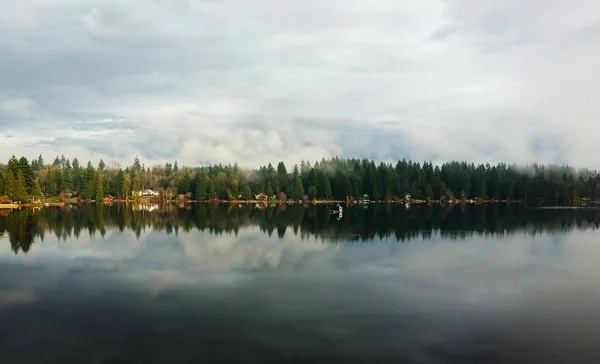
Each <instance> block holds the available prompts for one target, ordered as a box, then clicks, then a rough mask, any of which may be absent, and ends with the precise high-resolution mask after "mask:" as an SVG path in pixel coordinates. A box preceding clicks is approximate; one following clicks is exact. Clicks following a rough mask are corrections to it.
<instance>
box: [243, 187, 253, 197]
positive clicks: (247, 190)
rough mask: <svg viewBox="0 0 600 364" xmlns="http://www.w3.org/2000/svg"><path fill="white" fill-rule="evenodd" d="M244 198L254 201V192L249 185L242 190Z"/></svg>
mask: <svg viewBox="0 0 600 364" xmlns="http://www.w3.org/2000/svg"><path fill="white" fill-rule="evenodd" d="M242 196H243V197H244V198H246V199H249V200H251V199H252V191H251V190H250V187H249V186H248V185H246V186H244V188H243V189H242Z"/></svg>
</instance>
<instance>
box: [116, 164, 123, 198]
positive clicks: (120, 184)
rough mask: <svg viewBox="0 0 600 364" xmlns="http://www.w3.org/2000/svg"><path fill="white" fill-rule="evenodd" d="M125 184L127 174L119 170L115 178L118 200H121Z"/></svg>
mask: <svg viewBox="0 0 600 364" xmlns="http://www.w3.org/2000/svg"><path fill="white" fill-rule="evenodd" d="M124 184H125V173H123V170H122V169H119V172H117V176H116V177H115V185H114V186H115V187H114V189H115V191H116V195H117V198H118V199H121V196H122V194H123V185H124Z"/></svg>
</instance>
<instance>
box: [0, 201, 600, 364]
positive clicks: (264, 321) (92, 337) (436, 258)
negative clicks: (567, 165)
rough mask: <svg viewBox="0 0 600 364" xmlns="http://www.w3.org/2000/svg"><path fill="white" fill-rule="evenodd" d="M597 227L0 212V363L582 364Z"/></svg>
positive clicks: (564, 218)
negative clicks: (362, 363) (340, 363)
mask: <svg viewBox="0 0 600 364" xmlns="http://www.w3.org/2000/svg"><path fill="white" fill-rule="evenodd" d="M330 208H333V207H330ZM599 225H600V210H593V209H579V210H572V209H569V210H566V209H537V210H536V209H528V208H524V207H510V206H487V207H481V206H480V207H476V206H472V207H466V208H461V207H454V208H449V207H446V208H442V207H440V206H413V207H412V208H410V209H406V208H405V207H404V206H384V205H377V206H369V207H368V208H366V209H363V208H356V207H353V208H346V209H345V211H344V214H343V216H341V217H340V216H338V215H335V214H330V211H329V209H328V208H325V207H319V208H316V207H310V208H304V207H302V206H294V207H290V206H287V207H269V208H266V209H258V208H255V207H254V206H244V207H238V206H223V205H221V206H208V205H197V206H188V207H187V208H178V207H175V206H173V207H170V208H164V207H157V206H150V207H148V206H145V207H140V206H133V207H132V206H112V207H105V206H95V205H88V206H80V207H72V208H44V209H41V210H38V211H31V210H22V211H13V212H11V213H8V211H6V210H4V211H1V210H0V276H1V277H2V278H1V279H0V353H2V362H3V363H176V362H190V363H199V362H211V363H214V362H228V363H232V362H276V363H286V362H299V363H312V362H327V363H331V362H344V363H353V362H365V363H377V362H381V363H386V362H389V363H594V362H596V363H597V362H600V344H599V343H600V266H599V263H598V262H599V260H600V233H599V231H598V226H599Z"/></svg>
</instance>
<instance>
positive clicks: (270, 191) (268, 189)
mask: <svg viewBox="0 0 600 364" xmlns="http://www.w3.org/2000/svg"><path fill="white" fill-rule="evenodd" d="M274 194H275V193H274V192H273V188H272V187H271V184H270V183H269V184H267V196H269V199H271V198H272V197H273V195H274Z"/></svg>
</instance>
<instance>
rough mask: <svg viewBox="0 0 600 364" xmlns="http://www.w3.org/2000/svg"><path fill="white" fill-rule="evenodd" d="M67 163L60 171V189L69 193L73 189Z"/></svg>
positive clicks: (70, 172)
mask: <svg viewBox="0 0 600 364" xmlns="http://www.w3.org/2000/svg"><path fill="white" fill-rule="evenodd" d="M68 162H69V161H67V165H66V166H65V168H64V169H63V171H62V178H61V189H62V190H63V191H64V192H71V191H72V187H73V170H72V169H71V167H70V166H69V163H68Z"/></svg>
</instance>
